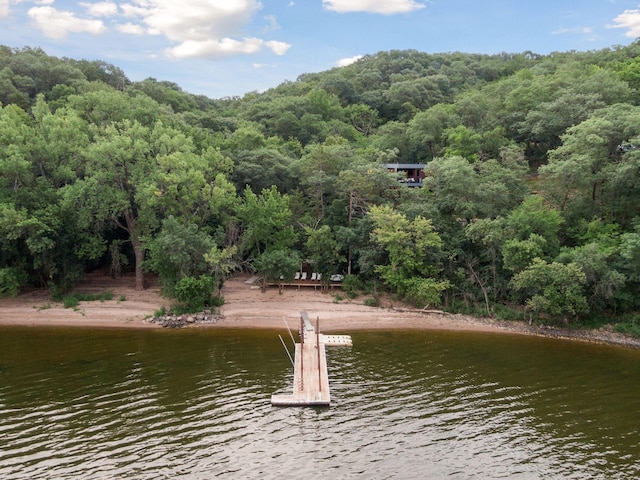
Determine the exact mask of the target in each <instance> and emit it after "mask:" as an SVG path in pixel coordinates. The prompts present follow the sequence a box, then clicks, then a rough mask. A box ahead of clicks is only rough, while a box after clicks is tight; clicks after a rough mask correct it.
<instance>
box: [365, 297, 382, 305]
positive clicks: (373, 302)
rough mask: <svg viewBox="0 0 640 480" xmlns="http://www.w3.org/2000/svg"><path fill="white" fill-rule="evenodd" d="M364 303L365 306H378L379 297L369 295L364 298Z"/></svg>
mask: <svg viewBox="0 0 640 480" xmlns="http://www.w3.org/2000/svg"><path fill="white" fill-rule="evenodd" d="M364 304H365V305H366V306H367V307H379V306H380V298H378V297H369V298H365V299H364Z"/></svg>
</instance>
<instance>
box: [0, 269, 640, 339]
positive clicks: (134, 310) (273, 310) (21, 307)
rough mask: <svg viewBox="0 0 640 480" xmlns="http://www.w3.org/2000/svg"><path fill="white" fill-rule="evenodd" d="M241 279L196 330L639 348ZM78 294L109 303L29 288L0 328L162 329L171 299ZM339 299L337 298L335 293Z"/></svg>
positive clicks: (113, 284) (119, 283)
mask: <svg viewBox="0 0 640 480" xmlns="http://www.w3.org/2000/svg"><path fill="white" fill-rule="evenodd" d="M246 280H247V277H245V276H240V277H237V278H234V279H231V280H228V281H227V282H226V283H225V286H224V289H223V295H224V297H225V304H224V306H223V307H222V309H221V314H222V316H221V319H220V320H219V321H217V322H216V323H215V324H212V325H207V326H199V327H198V328H276V329H280V328H285V320H286V322H287V323H288V324H289V325H290V326H292V327H293V326H294V325H296V324H297V322H298V319H299V318H300V311H301V310H305V311H306V312H307V313H308V314H309V317H310V318H311V319H314V320H315V319H316V318H319V319H320V327H321V330H322V331H326V332H328V331H356V330H371V329H387V330H388V329H438V330H458V331H483V332H495V333H517V334H529V335H542V336H548V337H556V338H570V339H577V340H582V341H589V342H598V343H608V344H614V345H621V346H625V347H628V348H640V340H638V339H633V338H629V337H626V336H623V335H620V334H616V333H614V332H612V331H611V330H610V329H607V328H603V329H599V330H579V331H576V330H569V329H558V328H541V327H538V326H529V325H527V324H526V323H524V322H499V321H494V320H490V319H480V318H474V317H469V316H464V315H451V314H445V313H423V312H419V311H415V310H412V309H409V308H407V307H406V306H405V305H402V304H397V303H393V302H391V301H390V300H384V301H383V305H382V306H381V307H379V308H372V307H369V306H366V305H364V299H363V298H359V299H355V300H346V299H341V300H339V299H338V298H337V296H336V294H339V293H340V292H339V290H338V291H334V292H330V293H323V292H321V291H320V290H319V289H318V290H315V289H313V288H309V287H304V288H300V289H297V288H295V287H289V288H287V289H285V290H284V292H283V293H282V295H280V294H279V293H278V289H277V288H271V289H269V290H267V292H266V293H262V292H261V291H260V289H259V288H257V287H256V286H254V285H251V284H248V283H245V281H246ZM77 290H78V291H80V292H83V293H98V292H104V291H111V292H113V299H112V300H108V301H104V302H100V301H94V302H80V304H79V306H78V307H77V308H76V309H75V310H74V309H70V308H64V307H63V305H62V304H61V303H59V302H53V301H51V299H50V296H49V294H48V292H47V291H44V290H33V291H28V292H25V293H22V294H21V295H19V296H18V297H17V298H4V299H0V325H34V326H54V325H55V326H82V327H109V328H161V327H159V326H158V325H156V324H154V323H152V322H150V317H151V316H152V315H153V314H154V313H155V312H156V311H158V310H159V309H160V308H161V307H162V306H166V307H169V306H170V301H169V300H168V299H167V298H164V297H163V296H162V295H161V294H160V287H159V286H158V285H157V283H155V282H154V281H153V280H151V281H150V286H149V288H148V289H147V290H145V291H142V292H139V291H136V290H135V280H134V278H133V277H132V276H124V277H122V278H120V279H113V278H111V277H110V276H107V275H104V274H102V273H92V274H89V275H87V276H86V278H85V279H83V281H82V282H81V283H80V284H79V285H78V288H77ZM341 296H342V297H344V298H346V296H345V295H344V294H342V295H341Z"/></svg>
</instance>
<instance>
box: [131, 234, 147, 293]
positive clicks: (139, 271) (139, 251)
mask: <svg viewBox="0 0 640 480" xmlns="http://www.w3.org/2000/svg"><path fill="white" fill-rule="evenodd" d="M131 243H132V244H133V253H134V255H135V257H136V290H138V291H140V290H144V270H143V268H142V264H143V262H144V249H143V248H142V243H141V242H140V239H139V238H132V239H131Z"/></svg>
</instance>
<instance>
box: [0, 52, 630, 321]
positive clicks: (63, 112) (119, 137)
mask: <svg viewBox="0 0 640 480" xmlns="http://www.w3.org/2000/svg"><path fill="white" fill-rule="evenodd" d="M638 58H640V43H639V42H635V43H632V44H631V45H629V46H627V47H612V48H608V49H603V50H599V51H590V52H555V53H554V54H550V55H537V54H534V53H532V52H522V53H500V54H497V55H476V54H464V53H458V52H456V53H440V54H427V53H422V52H418V51H415V50H404V51H400V50H392V51H387V52H378V53H376V54H371V55H366V56H364V57H363V58H362V59H360V60H359V61H358V62H355V63H354V64H351V65H349V66H346V67H340V68H334V69H331V70H328V71H325V72H316V73H307V74H304V75H301V76H300V77H299V78H298V79H296V80H295V81H290V82H284V83H282V84H281V85H279V86H277V87H275V88H272V89H270V90H268V91H265V92H263V93H257V92H251V93H247V94H246V95H244V96H242V97H235V98H225V99H210V98H206V97H204V96H196V95H192V94H190V93H188V92H185V91H183V90H182V89H181V88H180V87H179V86H178V85H176V84H174V83H172V82H166V81H162V80H157V79H154V78H147V79H145V80H143V81H140V82H132V81H130V80H129V79H128V78H127V77H126V75H125V73H124V72H123V71H122V70H121V69H120V68H118V67H117V66H114V65H111V64H109V63H107V62H104V61H99V60H97V61H87V60H71V59H66V58H56V57H53V56H49V55H47V54H46V53H45V52H44V51H42V50H41V49H38V48H28V47H25V48H21V49H12V48H9V47H0V294H2V295H15V294H17V293H18V292H19V291H20V289H21V288H24V287H27V286H30V285H32V286H46V287H48V288H50V289H51V290H52V292H53V293H59V292H63V291H65V290H67V289H69V288H72V287H73V285H74V284H75V282H77V281H78V280H79V279H80V278H81V276H82V274H83V273H84V272H86V271H89V270H91V269H95V268H100V267H108V268H110V269H111V271H112V272H113V273H114V274H118V273H119V272H121V271H122V269H123V268H124V269H126V268H131V269H132V271H134V272H135V273H136V279H137V282H136V284H137V286H138V288H144V285H145V275H146V274H147V273H149V272H152V273H154V274H157V275H159V277H160V279H161V282H162V284H163V285H164V286H165V289H166V291H167V293H169V294H172V295H178V296H181V298H182V297H184V296H185V295H186V296H188V292H197V294H198V296H199V298H201V300H202V301H203V302H205V303H206V302H208V301H210V300H211V298H213V297H211V295H210V293H211V292H207V291H206V290H207V289H209V288H218V295H219V287H220V285H221V282H222V281H224V277H225V276H226V275H228V274H229V273H230V272H231V271H232V270H233V269H236V268H240V269H246V270H248V271H251V272H259V273H261V274H263V277H264V278H265V279H271V280H273V281H274V282H278V281H280V279H288V278H290V277H291V276H292V275H293V274H294V273H295V271H296V270H297V269H298V268H299V266H300V264H301V263H308V264H311V265H313V266H314V268H316V269H317V270H316V271H318V272H319V273H322V274H323V277H322V278H327V277H328V276H330V275H331V274H333V273H341V274H345V275H350V276H352V277H354V278H356V277H357V278H358V279H359V281H360V284H366V283H370V284H373V285H376V286H379V285H383V286H384V288H386V289H387V290H388V291H390V292H392V293H393V294H394V295H397V296H398V297H401V298H403V299H405V300H408V301H410V302H413V303H414V304H416V305H418V306H420V307H425V306H435V305H439V306H441V307H443V308H450V309H473V308H474V307H475V306H476V305H482V306H483V309H485V310H486V312H488V313H489V314H492V312H494V311H495V310H496V308H497V307H500V306H504V305H511V306H513V307H514V308H518V307H520V308H522V309H525V310H527V311H529V312H530V313H531V315H533V316H536V318H550V319H569V320H571V321H576V320H577V321H580V320H581V319H583V318H587V317H588V316H589V315H601V316H607V315H611V314H612V313H614V312H615V313H616V314H621V313H634V312H637V310H638V308H639V307H640V305H639V302H640V300H638V299H639V298H640V296H639V295H637V293H638V287H639V285H640V267H638V261H637V260H638V259H639V258H640V253H639V252H640V247H638V245H640V240H638V239H639V238H640V237H639V235H640V210H639V205H640V104H639V101H640V91H639V89H640V75H639V74H638V71H639V64H640V61H639V60H638ZM389 163H399V164H416V163H420V164H425V167H424V170H423V177H422V178H421V179H420V185H421V188H410V187H409V186H408V185H407V184H406V182H402V181H399V180H402V179H401V178H398V176H397V175H396V174H395V173H393V172H390V171H389V170H388V169H387V168H385V164H389ZM183 279H184V280H183ZM186 300H188V299H186V298H182V301H183V302H186ZM187 303H188V302H187ZM198 303H199V304H200V303H202V302H198Z"/></svg>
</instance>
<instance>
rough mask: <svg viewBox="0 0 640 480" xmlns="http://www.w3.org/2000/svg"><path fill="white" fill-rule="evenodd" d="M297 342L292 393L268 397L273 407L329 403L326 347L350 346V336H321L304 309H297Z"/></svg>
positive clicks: (323, 404)
mask: <svg viewBox="0 0 640 480" xmlns="http://www.w3.org/2000/svg"><path fill="white" fill-rule="evenodd" d="M299 337H300V342H299V343H296V344H295V355H294V358H295V360H294V365H293V392H292V394H291V395H284V394H282V395H277V394H274V395H272V396H271V404H272V405H274V406H329V405H330V404H331V393H330V391H329V373H328V370H327V355H326V348H325V347H326V346H350V345H352V341H351V337H350V336H349V335H323V334H321V333H320V332H319V326H318V325H317V324H316V328H314V327H313V325H312V324H311V322H310V321H309V317H308V315H307V313H306V312H304V311H303V312H300V332H299Z"/></svg>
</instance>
